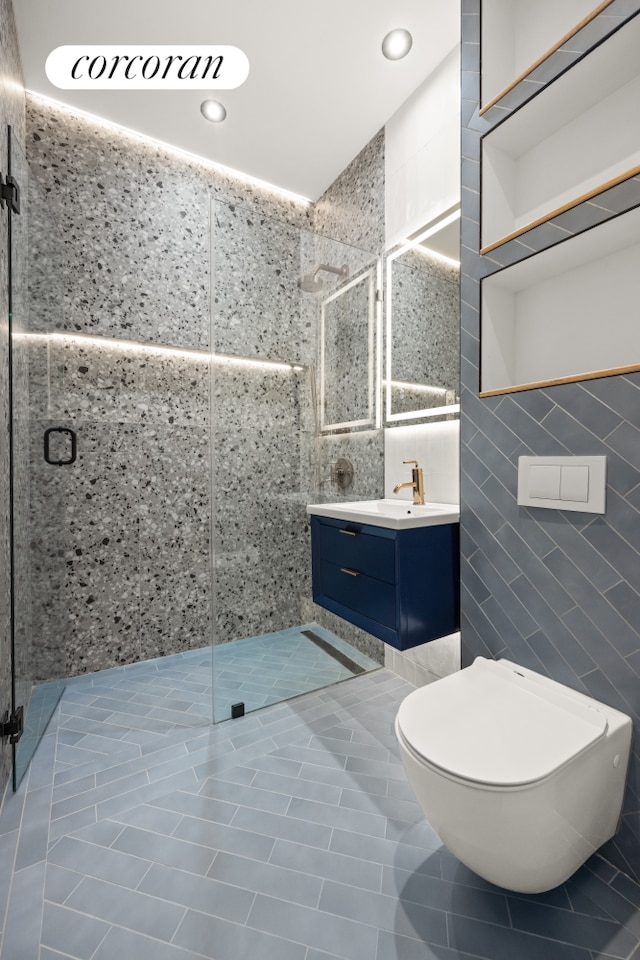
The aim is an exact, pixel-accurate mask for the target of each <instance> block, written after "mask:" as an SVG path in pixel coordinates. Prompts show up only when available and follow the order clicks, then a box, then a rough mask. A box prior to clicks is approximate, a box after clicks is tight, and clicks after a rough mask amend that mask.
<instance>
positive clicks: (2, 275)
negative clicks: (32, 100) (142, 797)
mask: <svg viewBox="0 0 640 960" xmlns="http://www.w3.org/2000/svg"><path fill="white" fill-rule="evenodd" d="M0 65H1V67H0V172H1V173H2V174H3V175H5V174H6V172H7V159H8V153H7V136H6V130H7V125H8V124H9V125H10V126H11V127H12V130H13V133H14V136H15V139H16V140H17V142H18V144H21V145H22V146H24V138H25V121H24V81H23V77H22V65H21V62H20V52H19V48H18V38H17V32H16V26H15V21H14V18H13V8H12V6H11V2H10V0H0ZM7 219H8V213H7V210H6V208H4V207H3V208H2V209H0V237H1V239H0V717H4V715H5V713H6V712H7V711H8V710H9V709H10V707H11V677H10V664H11V605H10V569H11V568H10V553H9V529H10V528H9V503H10V497H9V457H8V450H7V445H6V438H7V434H8V424H9V368H8V359H9V339H8V334H9V315H8V258H7V242H6V235H7ZM10 766H11V747H10V745H9V744H8V743H7V742H6V741H4V740H3V741H2V743H1V745H0V799H1V797H2V796H3V795H4V790H5V787H6V784H7V782H8V779H9V771H10Z"/></svg>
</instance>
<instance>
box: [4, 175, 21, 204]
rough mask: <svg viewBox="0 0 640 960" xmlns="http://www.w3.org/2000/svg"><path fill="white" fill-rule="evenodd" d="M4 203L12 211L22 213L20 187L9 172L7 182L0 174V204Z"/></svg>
mask: <svg viewBox="0 0 640 960" xmlns="http://www.w3.org/2000/svg"><path fill="white" fill-rule="evenodd" d="M4 203H6V205H7V207H8V208H9V210H11V212H12V213H20V187H19V186H18V184H17V182H16V180H15V179H14V178H13V177H12V176H11V175H10V174H7V179H6V181H5V183H2V177H1V176H0V206H2V204H4Z"/></svg>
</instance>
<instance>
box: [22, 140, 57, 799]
mask: <svg viewBox="0 0 640 960" xmlns="http://www.w3.org/2000/svg"><path fill="white" fill-rule="evenodd" d="M9 144H10V147H9V155H10V173H11V175H12V176H13V177H14V179H15V180H16V182H17V183H18V186H19V190H20V212H19V214H18V213H17V212H13V213H12V215H11V254H10V263H11V275H10V308H11V370H12V396H11V400H12V403H11V408H12V409H11V416H12V472H13V477H12V480H13V482H12V488H13V496H12V516H13V524H12V526H13V683H14V693H13V697H14V699H13V702H14V710H15V709H16V708H18V707H22V708H23V711H24V732H23V735H22V737H21V739H20V740H19V742H18V743H17V744H16V745H15V747H14V764H13V776H14V789H15V788H17V786H18V784H19V783H20V780H21V779H22V777H23V776H24V773H25V771H26V770H27V767H28V765H29V761H30V760H31V757H32V756H33V753H34V751H35V749H36V747H37V746H38V743H39V742H40V739H41V738H42V736H43V734H44V731H45V729H46V727H47V724H48V723H49V720H50V719H51V716H52V714H53V711H54V710H55V707H56V705H57V703H58V700H59V699H60V696H61V694H62V690H63V688H64V682H63V680H62V676H63V673H64V670H63V665H62V664H60V662H59V659H58V658H57V657H56V656H55V641H56V631H55V619H56V610H59V609H61V607H62V606H63V605H64V596H62V590H61V589H59V588H60V586H61V584H62V576H63V573H64V557H63V552H64V530H63V519H64V508H65V505H66V501H67V491H66V483H67V478H66V474H65V470H64V467H57V466H53V465H49V466H48V468H47V465H46V464H45V462H44V456H43V454H44V432H43V429H42V424H40V423H37V422H36V421H35V420H34V419H33V418H32V412H33V408H34V407H35V406H36V405H37V403H38V398H37V397H36V394H37V392H38V390H39V389H40V387H41V386H42V383H43V376H44V375H45V373H46V364H45V366H44V369H42V360H43V353H42V344H41V343H40V342H39V341H38V339H37V336H34V335H33V330H34V329H35V330H37V329H38V327H39V325H40V323H41V321H42V319H43V318H44V317H46V319H47V322H48V323H49V324H51V325H55V323H56V319H58V318H59V317H60V316H61V312H62V308H61V291H60V276H61V263H60V250H61V240H60V238H59V236H58V233H57V230H56V227H55V224H54V223H53V222H52V221H51V218H50V216H49V215H48V214H47V211H46V207H45V203H44V201H43V198H42V197H41V196H40V194H39V192H38V190H37V188H36V186H35V184H34V182H33V180H32V179H31V178H30V176H29V168H28V165H27V162H26V159H25V157H24V155H23V153H22V151H21V150H20V147H19V146H18V144H17V143H16V142H15V139H14V138H13V137H12V136H11V132H10V134H9ZM36 237H37V254H36V253H35V251H34V238H36ZM45 426H48V425H45ZM47 439H48V441H49V443H48V453H49V458H50V459H52V460H65V459H67V457H68V456H69V449H70V448H69V446H68V443H69V438H68V437H63V436H62V435H61V434H55V435H53V434H49V436H48V437H47ZM43 469H47V470H48V473H47V482H46V483H45V484H44V485H43V484H41V483H38V482H36V480H35V475H36V474H37V473H38V472H42V471H43ZM44 498H46V501H47V512H48V515H49V516H51V517H55V523H53V524H49V525H48V526H47V527H43V526H42V525H38V524H37V523H35V524H34V519H35V518H37V514H38V512H39V508H40V506H41V504H42V501H43V499H44ZM34 531H35V534H34ZM43 591H44V592H46V598H45V596H44V594H43ZM38 601H40V602H38ZM34 604H35V605H44V606H45V607H46V608H47V609H48V611H49V614H50V617H49V622H48V624H47V629H43V624H41V623H38V622H37V618H35V617H34Z"/></svg>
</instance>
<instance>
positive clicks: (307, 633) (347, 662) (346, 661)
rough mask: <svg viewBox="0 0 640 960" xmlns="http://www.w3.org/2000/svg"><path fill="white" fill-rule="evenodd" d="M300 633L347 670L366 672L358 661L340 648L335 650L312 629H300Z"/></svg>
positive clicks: (354, 672)
mask: <svg viewBox="0 0 640 960" xmlns="http://www.w3.org/2000/svg"><path fill="white" fill-rule="evenodd" d="M301 633H302V635H303V636H304V637H307V638H308V639H309V640H311V641H312V642H313V643H315V644H316V646H318V647H320V649H321V650H324V652H325V653H328V654H329V656H330V657H333V659H334V660H337V661H338V663H339V664H340V665H341V666H343V667H346V668H347V670H351V673H353V674H358V673H366V672H367V671H366V670H365V668H364V667H361V666H360V664H359V663H356V662H355V660H352V659H351V657H348V656H347V655H346V653H343V652H342V651H341V650H336V648H335V647H334V646H333V645H332V644H330V643H329V641H328V640H325V639H324V638H323V637H319V636H318V634H317V633H314V632H313V630H302V631H301Z"/></svg>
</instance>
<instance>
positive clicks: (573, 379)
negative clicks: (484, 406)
mask: <svg viewBox="0 0 640 960" xmlns="http://www.w3.org/2000/svg"><path fill="white" fill-rule="evenodd" d="M639 371H640V363H631V364H628V365H627V366H624V367H609V368H608V369H605V370H592V371H590V372H587V373H577V374H573V375H572V376H570V377H557V378H555V379H552V380H537V381H535V382H533V383H519V384H518V385H517V386H514V387H501V388H500V389H499V390H480V391H478V396H479V397H481V398H482V397H498V396H502V395H503V394H506V393H522V392H523V391H524V390H539V389H541V388H542V387H556V386H558V385H559V384H562V383H579V382H580V380H598V379H600V377H616V376H619V375H620V374H625V373H638V372H639Z"/></svg>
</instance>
